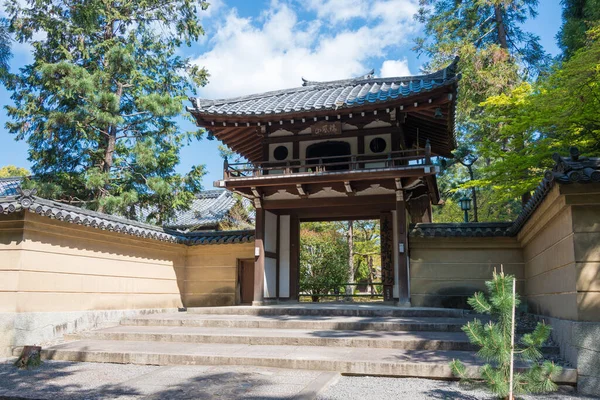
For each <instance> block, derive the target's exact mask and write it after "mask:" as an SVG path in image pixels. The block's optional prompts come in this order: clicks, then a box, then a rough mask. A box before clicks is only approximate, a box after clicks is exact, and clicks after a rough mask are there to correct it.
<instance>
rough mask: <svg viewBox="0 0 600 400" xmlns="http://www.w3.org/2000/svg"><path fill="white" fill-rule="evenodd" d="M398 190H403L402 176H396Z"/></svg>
mask: <svg viewBox="0 0 600 400" xmlns="http://www.w3.org/2000/svg"><path fill="white" fill-rule="evenodd" d="M395 181H396V190H401V189H402V180H401V179H400V178H396V179H395Z"/></svg>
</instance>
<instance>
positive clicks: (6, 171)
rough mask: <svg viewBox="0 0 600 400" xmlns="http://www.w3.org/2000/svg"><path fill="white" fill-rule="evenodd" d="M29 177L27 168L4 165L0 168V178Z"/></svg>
mask: <svg viewBox="0 0 600 400" xmlns="http://www.w3.org/2000/svg"><path fill="white" fill-rule="evenodd" d="M29 175H31V172H29V170H28V169H27V168H21V167H16V166H14V165H6V166H4V167H0V178H12V177H18V176H21V177H26V176H29Z"/></svg>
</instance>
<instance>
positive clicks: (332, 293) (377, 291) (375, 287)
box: [300, 282, 384, 301]
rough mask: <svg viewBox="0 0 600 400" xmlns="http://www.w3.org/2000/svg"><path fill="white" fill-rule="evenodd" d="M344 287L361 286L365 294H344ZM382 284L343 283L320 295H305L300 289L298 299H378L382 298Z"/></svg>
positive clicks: (305, 292) (304, 291) (323, 291)
mask: <svg viewBox="0 0 600 400" xmlns="http://www.w3.org/2000/svg"><path fill="white" fill-rule="evenodd" d="M346 286H355V287H358V286H363V287H365V288H366V289H367V291H366V292H359V293H354V291H353V293H352V294H346V292H345V290H346ZM383 286H384V285H383V282H371V283H369V282H360V283H344V284H341V285H340V286H336V287H333V288H329V289H326V290H322V291H321V293H318V294H312V293H307V290H302V288H301V289H300V297H301V298H305V299H313V300H314V299H317V298H318V299H319V300H320V301H323V300H325V299H331V300H336V301H339V300H341V299H343V298H348V297H352V298H359V299H360V298H368V299H372V300H374V299H379V298H383Z"/></svg>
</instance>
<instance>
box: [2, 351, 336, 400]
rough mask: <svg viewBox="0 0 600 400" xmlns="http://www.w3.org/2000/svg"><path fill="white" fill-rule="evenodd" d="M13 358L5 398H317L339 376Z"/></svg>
mask: <svg viewBox="0 0 600 400" xmlns="http://www.w3.org/2000/svg"><path fill="white" fill-rule="evenodd" d="M12 361H13V360H5V361H4V362H3V361H2V360H0V400H17V399H18V400H29V399H31V400H34V399H35V400H117V399H118V400H218V399H222V400H260V399H264V400H275V399H277V400H279V399H288V400H292V399H297V398H302V399H312V398H314V397H315V393H316V392H317V391H318V390H319V389H321V388H322V387H323V385H324V384H326V383H327V382H329V381H331V380H332V379H334V378H337V375H336V374H333V373H331V372H322V371H303V370H291V369H278V368H266V367H265V368H263V367H249V366H248V367H245V366H202V365H198V366H192V365H189V366H155V365H132V364H103V363H86V362H64V361H45V362H44V363H43V364H42V365H41V366H40V367H38V368H34V369H29V370H19V369H17V368H15V367H14V366H13V365H12ZM298 396H300V397H298Z"/></svg>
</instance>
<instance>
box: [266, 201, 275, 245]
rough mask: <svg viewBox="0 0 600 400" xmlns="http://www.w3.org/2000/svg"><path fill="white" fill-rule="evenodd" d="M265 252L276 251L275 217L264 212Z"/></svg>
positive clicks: (270, 213)
mask: <svg viewBox="0 0 600 400" xmlns="http://www.w3.org/2000/svg"><path fill="white" fill-rule="evenodd" d="M265 251H271V252H276V251H277V215H275V214H273V213H272V212H269V211H265Z"/></svg>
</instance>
